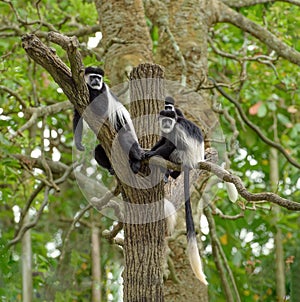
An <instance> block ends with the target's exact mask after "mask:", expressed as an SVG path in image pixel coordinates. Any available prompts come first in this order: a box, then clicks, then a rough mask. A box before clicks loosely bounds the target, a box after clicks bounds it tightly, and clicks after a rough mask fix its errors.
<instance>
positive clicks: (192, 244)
mask: <svg viewBox="0 0 300 302" xmlns="http://www.w3.org/2000/svg"><path fill="white" fill-rule="evenodd" d="M180 112H181V111H180ZM159 126H160V130H161V133H162V138H161V139H160V140H159V141H158V143H157V144H156V145H155V146H154V147H153V148H152V149H151V150H150V151H148V152H146V154H145V156H146V157H148V158H149V157H152V156H155V155H158V156H162V157H163V158H164V159H166V160H170V161H172V162H174V163H178V164H179V163H180V164H182V165H183V169H184V195H185V214H186V229H187V242H188V249H187V250H188V255H189V260H190V264H191V267H192V269H193V272H194V274H195V275H196V277H197V278H198V279H199V280H200V281H201V282H203V283H204V284H205V285H207V284H208V283H207V281H206V277H205V275H204V273H203V269H202V264H201V259H200V255H199V251H198V246H197V240H196V232H195V226H194V221H193V216H192V208H191V201H190V193H189V171H190V169H193V168H195V167H196V165H197V163H199V162H200V161H204V140H203V136H202V132H201V130H200V129H199V128H198V127H197V126H196V125H195V124H194V123H192V122H191V121H189V120H187V119H185V118H184V117H183V116H178V114H177V113H176V110H168V109H167V110H163V111H161V112H160V114H159ZM175 172H176V173H175ZM179 174H180V172H177V171H173V172H171V176H172V177H173V178H176V177H178V175H179Z"/></svg>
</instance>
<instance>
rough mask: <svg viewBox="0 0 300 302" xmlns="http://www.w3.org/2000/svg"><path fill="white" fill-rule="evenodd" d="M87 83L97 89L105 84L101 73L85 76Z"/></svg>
mask: <svg viewBox="0 0 300 302" xmlns="http://www.w3.org/2000/svg"><path fill="white" fill-rule="evenodd" d="M84 77H85V81H86V83H87V84H88V85H89V86H90V87H91V88H92V89H95V90H101V88H102V86H103V77H102V75H100V74H96V73H90V74H86V75H85V76H84Z"/></svg>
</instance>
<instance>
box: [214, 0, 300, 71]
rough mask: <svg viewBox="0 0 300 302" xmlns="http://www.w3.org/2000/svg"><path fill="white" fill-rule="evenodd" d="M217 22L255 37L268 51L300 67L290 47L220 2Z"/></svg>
mask: <svg viewBox="0 0 300 302" xmlns="http://www.w3.org/2000/svg"><path fill="white" fill-rule="evenodd" d="M216 14H217V20H218V21H217V22H225V23H230V24H233V25H235V26H237V27H239V28H240V29H242V30H243V31H245V32H248V33H250V34H251V35H252V36H254V37H256V38H257V39H258V40H259V41H261V42H262V43H264V44H265V45H267V46H268V47H269V48H270V49H273V50H275V51H276V52H277V53H278V55H280V56H281V57H283V58H285V59H286V60H288V61H290V62H292V63H294V64H296V65H300V53H299V52H297V51H296V50H295V49H293V48H292V47H290V46H288V45H287V44H285V43H283V42H282V41H281V40H280V39H278V38H277V37H276V36H275V35H273V34H272V33H271V32H269V31H268V30H266V29H265V28H263V27H261V26H260V25H258V24H256V23H255V22H253V21H251V20H249V19H247V18H246V17H244V16H243V15H242V14H240V13H238V12H236V11H234V10H233V9H231V8H230V7H228V6H227V5H225V4H224V3H222V2H221V1H219V2H218V9H217V11H216Z"/></svg>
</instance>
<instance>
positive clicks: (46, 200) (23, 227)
mask: <svg viewBox="0 0 300 302" xmlns="http://www.w3.org/2000/svg"><path fill="white" fill-rule="evenodd" d="M49 190H50V188H49V187H46V190H45V193H44V201H43V203H42V204H41V206H40V208H39V210H38V211H37V214H36V216H35V218H34V219H33V221H31V222H29V223H27V224H25V225H23V226H22V227H21V229H20V231H19V232H18V234H17V236H16V237H15V238H14V239H12V240H11V241H10V242H9V243H8V247H10V246H12V245H14V244H16V243H17V242H19V241H20V240H21V239H22V237H23V235H24V234H25V232H26V231H27V230H29V229H31V228H33V227H35V226H36V225H37V223H38V221H39V220H40V217H41V215H42V213H43V211H44V208H45V207H46V205H47V204H48V201H49V199H48V197H49Z"/></svg>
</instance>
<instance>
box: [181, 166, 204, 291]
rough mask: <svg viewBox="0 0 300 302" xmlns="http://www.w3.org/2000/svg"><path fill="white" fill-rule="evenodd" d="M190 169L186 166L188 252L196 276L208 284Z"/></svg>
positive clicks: (185, 189) (185, 194) (185, 192)
mask: <svg viewBox="0 0 300 302" xmlns="http://www.w3.org/2000/svg"><path fill="white" fill-rule="evenodd" d="M189 182H190V181H189V169H188V168H184V196H185V222H186V233H187V234H186V237H187V243H188V244H187V253H188V256H189V260H190V264H191V267H192V270H193V272H194V274H195V275H196V277H197V278H198V279H199V280H200V281H201V282H202V283H203V284H204V285H207V284H208V282H207V281H206V276H205V275H204V272H203V268H202V263H201V259H200V255H199V250H198V245H197V239H196V232H195V226H194V220H193V214H192V207H191V200H190V191H189V189H190V188H189Z"/></svg>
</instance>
